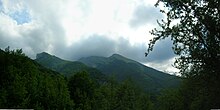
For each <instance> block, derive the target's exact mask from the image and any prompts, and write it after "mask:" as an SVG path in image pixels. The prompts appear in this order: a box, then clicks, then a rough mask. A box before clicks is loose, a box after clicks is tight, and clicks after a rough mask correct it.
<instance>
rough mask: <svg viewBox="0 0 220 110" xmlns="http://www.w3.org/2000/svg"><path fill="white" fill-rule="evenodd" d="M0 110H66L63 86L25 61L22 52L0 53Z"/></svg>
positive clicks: (68, 105) (67, 97) (52, 75)
mask: <svg viewBox="0 0 220 110" xmlns="http://www.w3.org/2000/svg"><path fill="white" fill-rule="evenodd" d="M0 65H1V66H0V67H1V68H0V94H1V95H0V108H34V109H70V108H72V106H73V102H72V101H71V100H70V95H69V91H68V88H67V82H66V80H64V77H63V76H62V75H60V74H59V73H57V72H54V71H51V70H48V69H46V68H44V67H42V66H40V65H39V64H38V63H36V62H34V61H32V60H31V59H29V58H28V57H26V56H25V55H24V54H23V53H22V50H21V49H19V50H16V51H10V50H9V47H8V48H6V50H5V51H3V50H0Z"/></svg>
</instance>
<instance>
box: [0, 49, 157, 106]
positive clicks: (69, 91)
mask: <svg viewBox="0 0 220 110" xmlns="http://www.w3.org/2000/svg"><path fill="white" fill-rule="evenodd" d="M0 62H1V63H0V64H1V69H0V70H1V74H0V75H1V77H0V78H1V80H0V81H1V83H0V84H1V86H0V87H1V88H0V93H1V96H0V108H34V109H77V110H113V109H114V110H134V109H138V110H149V109H152V108H153V103H152V102H151V101H150V96H149V95H148V94H146V93H145V92H144V91H143V90H141V89H140V88H138V87H137V86H136V85H135V83H133V81H132V80H131V79H126V80H124V81H122V82H120V83H119V82H117V81H116V80H115V79H114V77H112V78H109V79H106V81H105V82H103V81H102V82H97V81H96V80H95V79H94V78H92V77H91V76H90V75H89V73H87V72H86V71H81V72H77V73H75V74H74V75H72V76H69V77H64V76H63V75H61V74H60V73H57V72H55V71H52V70H49V69H47V68H45V67H43V66H41V65H39V64H38V63H37V62H35V61H34V60H31V59H30V58H28V57H27V56H25V54H23V53H22V50H21V49H18V50H9V48H6V49H5V51H3V50H0Z"/></svg>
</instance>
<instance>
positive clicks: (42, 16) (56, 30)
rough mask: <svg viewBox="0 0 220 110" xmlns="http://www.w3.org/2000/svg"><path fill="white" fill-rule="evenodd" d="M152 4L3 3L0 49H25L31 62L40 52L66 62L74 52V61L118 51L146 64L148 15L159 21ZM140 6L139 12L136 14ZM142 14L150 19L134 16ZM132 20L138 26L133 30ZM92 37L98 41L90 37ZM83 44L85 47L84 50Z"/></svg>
mask: <svg viewBox="0 0 220 110" xmlns="http://www.w3.org/2000/svg"><path fill="white" fill-rule="evenodd" d="M156 1H157V0H151V1H149V0H148V1H145V0H65V1H64V0H56V1H54V0H46V1H45V0H27V1H25V0H2V1H1V3H0V25H1V27H0V41H1V43H0V47H1V48H5V47H7V46H11V47H12V48H23V50H24V52H25V53H26V54H27V55H29V56H30V57H31V58H34V57H35V54H36V53H38V52H41V51H47V52H50V53H52V54H53V53H55V54H56V55H59V56H63V57H66V58H67V57H68V58H70V56H71V54H74V55H72V56H75V57H72V58H73V60H76V58H78V56H89V55H91V54H95V55H104V56H106V55H109V54H113V53H115V52H117V53H120V54H122V55H125V56H127V57H129V58H132V59H135V60H138V61H140V62H146V60H145V57H144V52H145V50H146V44H147V43H148V40H149V39H151V38H152V37H153V36H151V35H150V34H149V31H150V30H151V29H153V28H154V27H156V25H157V24H155V23H152V21H154V19H155V17H151V16H157V18H158V17H161V15H160V14H159V13H150V12H151V11H149V10H153V11H154V12H156V11H155V8H154V7H153V6H152V5H154V3H156ZM141 7H142V8H143V7H144V8H143V10H139V9H140V8H141ZM142 8H141V9H142ZM145 9H147V10H145ZM139 12H140V13H139ZM145 12H148V13H146V14H147V15H148V16H149V18H146V19H147V20H145V17H142V16H139V15H138V16H136V15H135V14H134V13H139V14H142V13H143V14H145ZM27 17H28V19H26V18H27ZM132 20H134V21H135V22H133V25H138V27H135V28H134V27H132V26H131V24H130V23H131V21H132ZM139 20H140V21H141V20H142V21H143V22H138V21H139ZM142 23H143V24H142ZM94 35H95V36H97V35H98V37H91V36H94ZM92 38H95V40H93V39H92ZM97 38H98V39H97ZM90 40H91V41H90ZM100 41H103V42H100ZM104 43H106V44H104ZM87 44H89V45H88V47H86V46H84V45H87ZM94 45H95V46H94ZM76 47H78V48H76ZM102 47H103V48H102ZM82 48H84V50H82ZM86 49H87V50H86ZM98 50H100V51H98ZM76 51H77V52H78V53H80V54H78V53H77V52H76ZM93 51H94V52H93ZM106 51H107V52H106ZM65 52H66V53H65ZM62 54H63V55H62ZM65 54H67V55H65ZM77 54H78V55H77ZM142 55H143V56H142ZM162 60H163V59H161V61H162ZM164 60H167V59H166V58H164Z"/></svg>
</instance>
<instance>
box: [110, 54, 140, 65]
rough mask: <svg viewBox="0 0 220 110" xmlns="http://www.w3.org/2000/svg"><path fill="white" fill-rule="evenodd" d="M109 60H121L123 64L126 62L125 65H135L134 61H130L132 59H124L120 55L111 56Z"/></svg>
mask: <svg viewBox="0 0 220 110" xmlns="http://www.w3.org/2000/svg"><path fill="white" fill-rule="evenodd" d="M109 58H110V59H117V60H121V61H124V62H127V63H137V62H136V61H134V60H132V59H129V58H126V57H124V56H122V55H120V54H113V55H112V56H110V57H109Z"/></svg>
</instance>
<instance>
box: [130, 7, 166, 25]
mask: <svg viewBox="0 0 220 110" xmlns="http://www.w3.org/2000/svg"><path fill="white" fill-rule="evenodd" d="M162 18H163V15H162V14H161V13H160V12H159V9H157V8H156V7H154V6H150V5H148V6H145V5H140V6H138V7H137V8H136V10H135V11H134V13H133V17H132V19H131V20H130V26H131V27H139V26H143V25H146V24H147V23H149V24H153V25H154V24H156V20H157V19H158V20H160V19H162Z"/></svg>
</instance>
